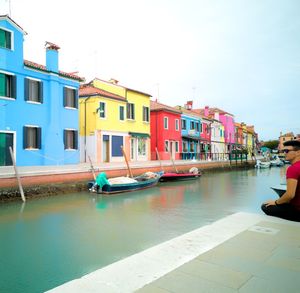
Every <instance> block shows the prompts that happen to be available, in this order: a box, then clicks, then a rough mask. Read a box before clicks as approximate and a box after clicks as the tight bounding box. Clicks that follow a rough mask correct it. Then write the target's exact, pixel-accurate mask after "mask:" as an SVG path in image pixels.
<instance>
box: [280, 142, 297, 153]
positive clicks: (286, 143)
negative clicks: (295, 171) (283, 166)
mask: <svg viewBox="0 0 300 293" xmlns="http://www.w3.org/2000/svg"><path fill="white" fill-rule="evenodd" d="M283 145H284V146H291V147H293V148H294V150H295V151H299V150H300V140H289V141H286V142H284V143H283Z"/></svg>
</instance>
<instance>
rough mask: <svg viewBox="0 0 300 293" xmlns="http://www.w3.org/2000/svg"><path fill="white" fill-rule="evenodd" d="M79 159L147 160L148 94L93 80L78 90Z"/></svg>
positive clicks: (108, 160)
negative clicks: (125, 158)
mask: <svg viewBox="0 0 300 293" xmlns="http://www.w3.org/2000/svg"><path fill="white" fill-rule="evenodd" d="M79 96H80V101H79V112H80V138H81V139H80V142H81V150H82V151H81V153H82V155H81V161H82V162H86V161H87V158H88V156H90V157H91V158H92V161H94V162H97V163H100V162H118V161H123V160H124V159H123V155H122V151H121V147H123V149H124V151H125V153H126V155H127V158H128V159H129V160H131V161H145V160H150V111H149V110H150V97H151V96H150V95H148V94H145V93H142V92H139V91H136V90H133V89H129V88H126V87H123V86H120V85H118V82H117V81H116V80H114V79H112V80H110V81H103V80H100V79H97V78H96V79H94V80H92V81H91V82H90V83H88V84H86V85H84V86H82V87H81V88H80V90H79Z"/></svg>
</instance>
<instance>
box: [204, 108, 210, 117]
mask: <svg viewBox="0 0 300 293" xmlns="http://www.w3.org/2000/svg"><path fill="white" fill-rule="evenodd" d="M208 115H209V106H205V107H204V116H205V117H208Z"/></svg>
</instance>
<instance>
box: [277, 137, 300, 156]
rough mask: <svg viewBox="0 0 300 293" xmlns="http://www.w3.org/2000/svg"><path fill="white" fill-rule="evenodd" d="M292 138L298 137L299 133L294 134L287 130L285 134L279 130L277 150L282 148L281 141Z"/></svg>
mask: <svg viewBox="0 0 300 293" xmlns="http://www.w3.org/2000/svg"><path fill="white" fill-rule="evenodd" d="M294 139H300V135H299V134H297V135H294V133H293V132H288V133H285V134H282V132H280V136H279V144H278V151H279V152H280V151H281V150H282V149H283V143H284V142H286V141H289V140H294Z"/></svg>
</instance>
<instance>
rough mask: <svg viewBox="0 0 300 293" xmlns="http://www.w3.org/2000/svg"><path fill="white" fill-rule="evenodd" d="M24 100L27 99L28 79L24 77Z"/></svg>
mask: <svg viewBox="0 0 300 293" xmlns="http://www.w3.org/2000/svg"><path fill="white" fill-rule="evenodd" d="M24 100H25V101H28V100H29V79H28V78H24Z"/></svg>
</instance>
